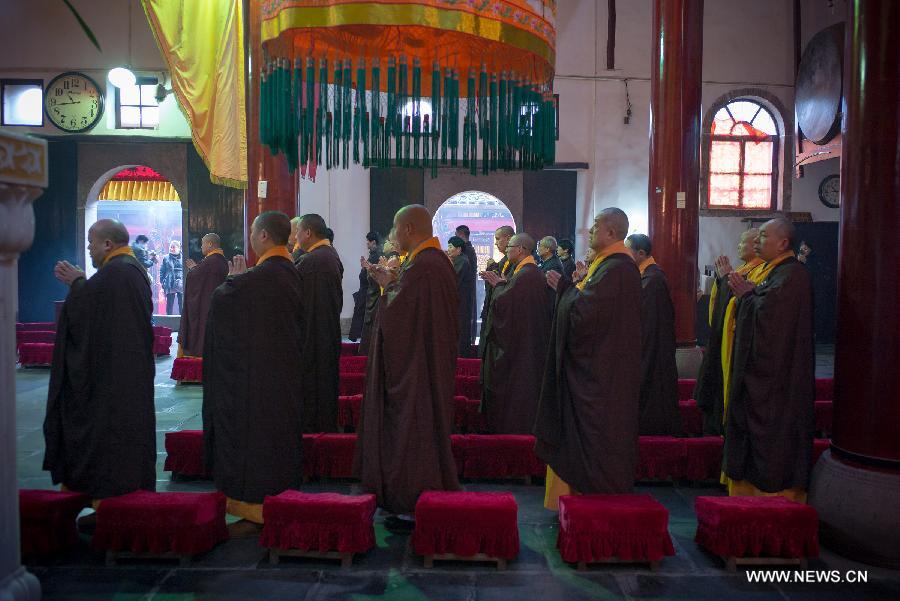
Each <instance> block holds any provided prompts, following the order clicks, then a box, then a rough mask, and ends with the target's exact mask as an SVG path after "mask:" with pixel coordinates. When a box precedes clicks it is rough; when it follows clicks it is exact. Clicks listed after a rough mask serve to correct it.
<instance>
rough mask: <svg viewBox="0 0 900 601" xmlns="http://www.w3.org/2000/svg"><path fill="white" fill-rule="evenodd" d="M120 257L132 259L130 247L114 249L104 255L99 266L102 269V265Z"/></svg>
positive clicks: (132, 252)
mask: <svg viewBox="0 0 900 601" xmlns="http://www.w3.org/2000/svg"><path fill="white" fill-rule="evenodd" d="M121 255H128V256H130V257H134V251H133V250H131V247H130V246H127V245H126V246H120V247H119V248H117V249H115V250H114V251H111V252H110V253H109V254H108V255H106V257H104V258H103V262H102V263H101V264H100V267H103V266H104V265H106V264H107V263H109V260H110V259H112V258H113V257H119V256H121Z"/></svg>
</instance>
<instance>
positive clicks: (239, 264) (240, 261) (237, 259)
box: [228, 255, 247, 275]
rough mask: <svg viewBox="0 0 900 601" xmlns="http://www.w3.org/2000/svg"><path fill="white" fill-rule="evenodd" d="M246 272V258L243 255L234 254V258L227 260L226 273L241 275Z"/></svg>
mask: <svg viewBox="0 0 900 601" xmlns="http://www.w3.org/2000/svg"><path fill="white" fill-rule="evenodd" d="M242 273H247V259H245V258H244V255H234V258H233V259H232V260H230V261H228V275H241V274H242Z"/></svg>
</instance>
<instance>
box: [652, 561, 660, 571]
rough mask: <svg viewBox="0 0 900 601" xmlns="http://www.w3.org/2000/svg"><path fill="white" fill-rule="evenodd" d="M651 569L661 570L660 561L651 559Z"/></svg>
mask: <svg viewBox="0 0 900 601" xmlns="http://www.w3.org/2000/svg"><path fill="white" fill-rule="evenodd" d="M650 571H651V572H657V571H659V561H651V562H650Z"/></svg>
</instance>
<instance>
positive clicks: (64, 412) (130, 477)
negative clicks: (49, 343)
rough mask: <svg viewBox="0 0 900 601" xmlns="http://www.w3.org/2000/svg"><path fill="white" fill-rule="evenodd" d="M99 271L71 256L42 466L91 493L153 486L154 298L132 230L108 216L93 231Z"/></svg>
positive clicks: (60, 272) (58, 480) (60, 268)
mask: <svg viewBox="0 0 900 601" xmlns="http://www.w3.org/2000/svg"><path fill="white" fill-rule="evenodd" d="M88 252H89V253H90V255H91V263H93V265H94V267H95V268H97V270H98V271H97V273H95V274H94V275H93V276H91V277H90V279H87V278H85V273H84V272H83V271H82V270H81V269H80V268H78V267H75V266H74V265H72V264H70V263H69V262H68V261H60V262H59V263H57V264H56V268H55V269H54V275H55V276H56V278H57V279H58V280H59V281H61V282H62V283H64V284H66V285H68V286H69V287H70V288H69V294H68V296H67V297H66V302H65V304H64V305H63V308H62V312H61V313H60V316H59V324H58V327H57V331H56V346H55V348H54V350H53V367H52V370H51V372H50V387H49V390H48V392H47V414H46V417H45V418H44V440H45V442H46V452H45V455H44V469H45V470H48V471H49V472H50V475H51V477H52V478H53V482H54V484H62V485H63V486H64V487H65V488H66V489H69V490H74V491H78V492H83V493H86V494H88V495H90V496H91V497H92V498H94V499H104V498H106V497H114V496H118V495H124V494H125V493H129V492H132V491H135V490H139V489H141V490H155V489H156V413H155V408H154V405H153V377H154V375H155V373H156V366H155V365H154V361H153V328H152V326H151V324H150V318H151V316H152V309H153V304H152V302H151V300H150V283H149V281H148V278H147V271H146V269H144V266H143V265H141V264H140V263H139V262H138V260H137V259H136V258H135V256H134V253H133V252H132V250H131V247H130V246H128V230H126V229H125V226H124V225H122V224H121V223H119V222H118V221H114V220H112V219H101V220H100V221H98V222H97V223H95V224H94V225H92V226H91V228H90V230H88Z"/></svg>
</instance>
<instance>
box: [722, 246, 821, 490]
mask: <svg viewBox="0 0 900 601" xmlns="http://www.w3.org/2000/svg"><path fill="white" fill-rule="evenodd" d="M735 314H736V317H735V337H734V355H733V361H732V371H731V386H730V389H729V399H728V415H727V418H726V420H725V474H726V475H727V476H728V477H729V478H731V479H732V480H747V481H749V482H750V483H751V484H753V485H754V486H756V487H757V488H758V489H760V490H762V491H764V492H778V491H782V490H785V489H788V488H796V487H799V488H806V487H807V485H808V484H809V474H810V468H811V465H810V464H811V456H812V450H813V437H814V430H815V416H814V409H815V358H814V347H813V344H814V343H813V316H812V285H811V283H810V277H809V272H808V271H807V269H806V266H805V265H803V264H802V263H800V262H799V261H797V260H796V259H793V258H790V259H788V260H786V261H785V262H784V263H782V264H780V265H778V266H777V267H775V268H774V269H773V270H772V273H770V274H769V276H768V278H766V280H764V281H763V282H761V283H760V284H759V285H758V286H757V287H756V290H755V291H754V292H752V293H750V294H748V295H746V296H745V297H743V298H741V299H738V301H737V307H736V310H735Z"/></svg>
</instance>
